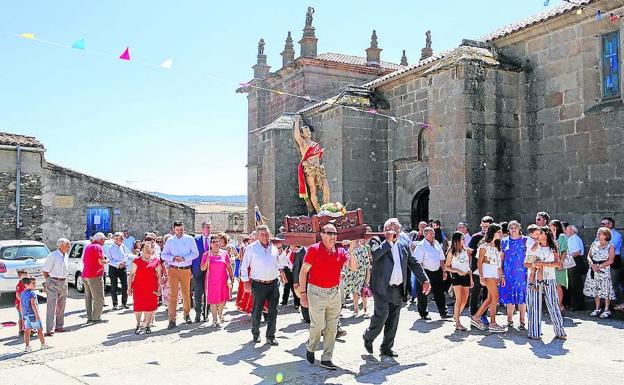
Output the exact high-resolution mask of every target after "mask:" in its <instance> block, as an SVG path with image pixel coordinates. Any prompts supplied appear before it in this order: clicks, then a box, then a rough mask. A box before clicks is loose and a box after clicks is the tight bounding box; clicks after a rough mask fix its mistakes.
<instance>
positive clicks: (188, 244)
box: [160, 221, 199, 329]
mask: <svg viewBox="0 0 624 385" xmlns="http://www.w3.org/2000/svg"><path fill="white" fill-rule="evenodd" d="M173 231H174V232H175V235H174V236H172V237H171V238H169V239H167V242H165V245H164V247H163V250H162V253H161V254H160V256H161V258H162V259H163V260H165V261H167V262H168V264H169V268H168V270H167V274H168V276H169V289H170V290H171V292H170V293H169V304H168V307H167V309H168V312H169V326H167V329H175V328H176V327H177V326H176V313H177V307H178V287H181V289H182V305H183V309H184V321H185V322H186V323H187V324H191V323H193V321H191V316H190V315H189V313H190V312H191V278H192V276H193V274H192V273H191V268H192V266H191V265H192V264H193V260H194V259H195V258H197V257H198V256H199V251H197V244H196V243H195V239H194V238H193V237H191V236H190V235H188V234H185V233H184V225H183V224H182V222H181V221H175V222H173ZM178 285H179V286H178Z"/></svg>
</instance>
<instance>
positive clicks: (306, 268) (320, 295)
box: [299, 224, 358, 370]
mask: <svg viewBox="0 0 624 385" xmlns="http://www.w3.org/2000/svg"><path fill="white" fill-rule="evenodd" d="M337 235H338V232H337V231H336V228H335V227H334V225H331V224H327V225H325V226H323V230H322V231H321V242H319V243H316V244H314V245H312V246H310V247H309V248H308V252H307V253H306V256H305V258H304V260H303V266H302V267H301V272H300V273H299V287H300V288H301V289H302V290H301V306H304V307H307V308H309V313H310V321H311V322H310V338H309V339H308V343H307V346H306V347H307V352H306V359H307V360H308V362H309V363H311V364H314V351H315V350H316V348H317V346H318V344H319V343H320V341H321V334H322V335H323V355H322V356H321V367H322V368H325V369H329V370H336V369H337V367H336V365H334V364H333V363H332V361H331V359H332V355H333V353H334V343H335V342H336V333H337V330H338V317H339V315H340V309H341V307H342V303H341V300H340V271H341V270H342V266H343V265H344V263H345V262H346V261H347V260H349V269H351V270H352V271H357V269H358V265H357V260H356V259H355V258H349V255H351V254H350V252H351V250H352V249H353V246H354V243H353V241H351V243H350V248H349V253H347V252H345V251H344V249H338V248H336V236H337ZM344 244H345V245H349V242H348V241H346V242H345V243H344ZM306 287H307V292H306Z"/></svg>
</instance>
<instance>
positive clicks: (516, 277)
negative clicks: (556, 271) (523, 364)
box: [498, 221, 527, 330]
mask: <svg viewBox="0 0 624 385" xmlns="http://www.w3.org/2000/svg"><path fill="white" fill-rule="evenodd" d="M507 228H508V229H509V236H508V237H505V238H503V239H501V249H502V250H503V253H504V256H503V274H504V275H505V278H506V282H505V286H502V285H501V286H499V288H498V293H499V296H500V302H501V303H502V304H503V305H505V306H506V307H507V325H508V326H513V313H514V310H515V308H516V306H517V307H518V312H519V313H520V326H519V327H518V329H520V330H524V329H525V328H526V326H525V325H526V323H525V322H526V311H527V307H526V301H527V298H526V288H527V269H526V267H525V266H524V257H525V256H526V241H527V238H526V237H525V236H523V235H522V233H521V232H520V223H518V222H517V221H510V222H509V224H508V226H507Z"/></svg>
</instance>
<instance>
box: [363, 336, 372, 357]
mask: <svg viewBox="0 0 624 385" xmlns="http://www.w3.org/2000/svg"><path fill="white" fill-rule="evenodd" d="M362 338H363V339H364V349H366V351H367V352H368V354H373V341H369V340H367V339H366V337H365V336H362Z"/></svg>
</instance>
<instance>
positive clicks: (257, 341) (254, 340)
mask: <svg viewBox="0 0 624 385" xmlns="http://www.w3.org/2000/svg"><path fill="white" fill-rule="evenodd" d="M252 341H253V342H255V343H260V336H259V335H258V336H253V339H252Z"/></svg>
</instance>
